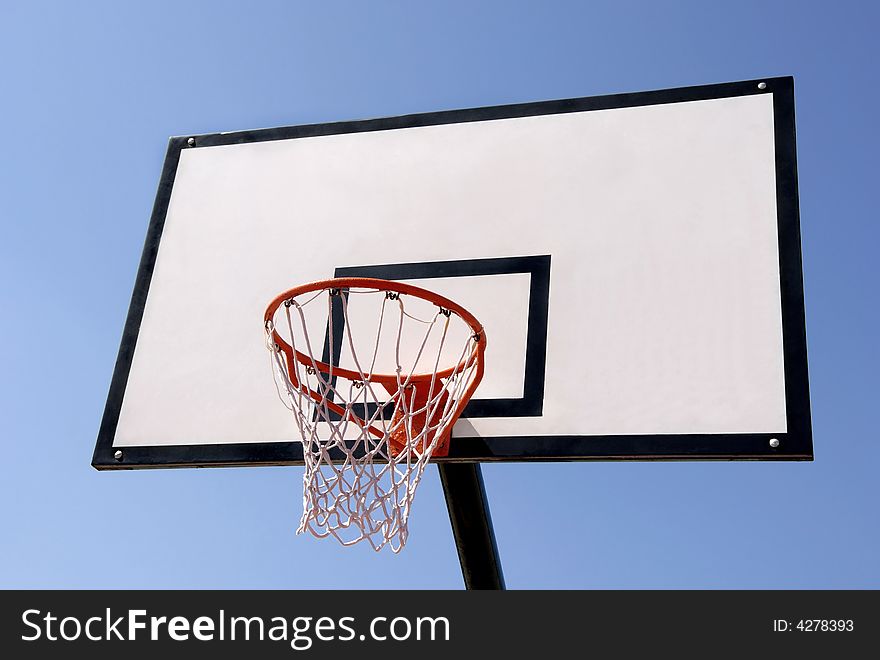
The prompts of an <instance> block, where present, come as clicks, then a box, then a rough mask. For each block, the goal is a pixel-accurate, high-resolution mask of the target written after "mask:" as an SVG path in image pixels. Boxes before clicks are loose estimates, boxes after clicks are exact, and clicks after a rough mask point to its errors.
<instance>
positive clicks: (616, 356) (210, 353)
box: [93, 78, 812, 469]
mask: <svg viewBox="0 0 880 660" xmlns="http://www.w3.org/2000/svg"><path fill="white" fill-rule="evenodd" d="M334 276H335V277H342V276H346V277H372V278H382V279H390V280H400V281H405V282H408V283H411V284H415V285H417V286H420V287H424V288H428V289H430V290H432V291H435V292H437V293H439V294H441V295H443V296H446V297H448V298H450V299H452V300H455V301H456V302H458V303H460V304H461V305H462V306H463V307H465V308H466V309H468V310H469V311H470V312H472V313H473V314H474V315H475V316H476V317H477V318H479V319H480V321H481V322H482V323H483V326H484V328H485V329H486V333H487V336H488V338H489V340H488V346H487V349H486V371H485V375H484V377H483V381H482V383H481V385H480V387H479V389H478V391H477V392H476V394H475V395H474V398H473V399H472V400H471V402H470V404H469V405H468V407H467V408H466V410H465V413H464V415H463V417H462V418H461V419H460V420H459V421H458V423H457V424H456V426H455V428H454V431H453V440H452V444H451V447H450V450H449V456H448V457H445V458H438V459H436V460H440V461H474V460H475V461H506V460H514V461H524V460H544V461H547V460H588V459H790V460H791V459H795V460H804V459H811V458H812V440H811V429H810V412H809V394H808V381H807V361H806V338H805V327H804V307H803V285H802V275H801V252H800V230H799V219H798V202H797V171H796V158H795V126H794V97H793V81H792V79H790V78H771V79H765V80H754V81H745V82H737V83H729V84H720V85H708V86H701V87H691V88H682V89H673V90H663V91H654V92H645V93H637V94H619V95H612V96H602V97H595V98H579V99H569V100H561V101H549V102H540V103H528V104H522V105H509V106H499V107H488V108H477V109H470V110H456V111H445V112H437V113H429V114H419V115H409V116H402V117H392V118H386V119H371V120H365V121H351V122H340V123H330V124H320V125H307V126H294V127H287V128H275V129H265V130H254V131H242V132H234V133H220V134H211V135H196V136H185V137H179V138H172V139H171V141H170V145H169V148H168V154H167V158H166V162H165V166H164V169H163V172H162V176H161V181H160V184H159V192H158V195H157V198H156V204H155V207H154V210H153V216H152V219H151V222H150V226H149V230H148V234H147V239H146V244H145V248H144V253H143V258H142V261H141V265H140V269H139V271H138V275H137V281H136V284H135V290H134V295H133V298H132V302H131V308H130V311H129V316H128V320H127V322H126V325H125V329H124V332H123V338H122V344H121V348H120V352H119V357H118V360H117V363H116V368H115V371H114V374H113V380H112V384H111V388H110V394H109V397H108V401H107V406H106V409H105V413H104V419H103V422H102V424H101V428H100V432H99V437H98V442H97V447H96V450H95V454H94V459H93V465H94V466H95V467H97V468H98V469H120V468H122V469H125V468H140V467H177V466H203V467H204V466H222V465H279V464H300V463H301V462H302V448H301V445H300V443H299V442H298V438H297V437H296V430H295V428H294V426H293V424H292V422H291V419H290V418H289V413H288V411H287V410H286V409H285V408H284V407H283V406H281V405H279V402H278V398H277V394H276V391H275V385H274V383H273V379H272V376H271V374H270V367H269V357H268V356H267V351H266V347H265V345H264V337H263V319H262V315H263V311H264V310H265V308H266V305H267V304H268V302H269V301H270V300H272V299H273V297H275V296H276V295H277V294H278V293H279V292H282V291H284V290H286V289H289V288H291V287H293V286H295V285H299V284H303V283H306V282H311V281H315V280H322V279H326V278H330V277H334Z"/></svg>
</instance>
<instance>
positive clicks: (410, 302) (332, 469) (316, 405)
mask: <svg viewBox="0 0 880 660" xmlns="http://www.w3.org/2000/svg"><path fill="white" fill-rule="evenodd" d="M264 321H265V329H266V340H267V346H268V348H269V350H270V354H271V357H272V364H273V373H274V376H275V383H276V386H277V388H278V394H279V397H280V398H281V400H282V402H283V403H284V404H285V406H286V407H287V408H288V409H289V410H290V411H291V412H293V416H294V420H295V422H296V425H297V428H298V429H299V432H300V435H301V438H302V444H303V455H304V460H305V474H304V476H303V516H302V519H301V521H300V525H299V528H298V529H297V533H302V532H304V531H309V532H311V533H312V534H313V535H315V536H317V537H319V538H323V537H326V536H328V535H333V536H334V537H335V538H337V539H338V540H339V541H340V542H341V543H342V544H343V545H353V544H355V543H358V542H359V541H364V540H365V541H367V542H368V543H369V544H370V545H371V546H372V547H373V549H374V550H377V551H378V550H381V549H382V548H383V547H384V546H385V545H390V546H391V549H392V551H393V552H399V551H400V550H401V548H403V546H404V545H405V543H406V540H407V536H408V531H407V520H408V518H409V514H410V509H411V506H412V501H413V498H414V496H415V490H416V488H417V486H418V484H419V481H420V479H421V477H422V474H423V473H424V470H425V467H426V466H427V464H428V462H429V461H430V459H431V457H432V456H445V455H446V454H447V453H448V451H449V438H450V435H451V432H452V426H453V424H454V423H455V421H456V420H457V419H458V417H459V416H460V415H461V413H462V412H463V411H464V408H465V406H466V405H467V403H468V401H469V400H470V398H471V395H473V393H474V391H475V390H476V388H477V386H478V385H479V383H480V380H481V379H482V377H483V359H484V352H485V349H486V336H485V332H484V331H483V328H482V326H481V325H480V323H479V322H478V321H477V319H476V318H474V316H473V315H472V314H470V312H468V311H467V310H465V309H464V308H463V307H461V306H460V305H458V304H457V303H455V302H453V301H451V300H449V299H447V298H444V297H443V296H440V295H437V294H435V293H433V292H431V291H427V290H425V289H421V288H419V287H416V286H412V285H409V284H404V283H401V282H393V281H388V280H380V279H373V278H362V277H346V278H337V279H330V280H323V281H320V282H314V283H312V284H306V285H303V286H299V287H295V288H293V289H290V290H289V291H285V292H284V293H282V294H281V295H279V296H278V297H276V298H275V299H274V300H273V301H272V302H271V304H270V305H269V307H268V308H267V309H266V314H265V318H264Z"/></svg>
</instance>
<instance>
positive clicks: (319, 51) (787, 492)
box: [0, 0, 880, 589]
mask: <svg viewBox="0 0 880 660" xmlns="http://www.w3.org/2000/svg"><path fill="white" fill-rule="evenodd" d="M724 5H725V6H721V3H710V2H650V3H649V2H623V1H618V2H569V3H563V2H547V1H544V2H533V3H525V2H442V3H441V2H431V3H428V2H422V3H404V2H375V3H361V2H351V3H340V2H326V3H312V2H308V3H306V2H302V3H296V2H248V3H232V2H213V3H206V2H204V3H203V2H175V3H171V2H158V1H155V0H152V1H151V2H140V3H134V2H132V3H119V2H82V3H68V2H55V3H46V2H13V1H10V0H4V1H3V2H2V3H0V80H2V81H3V95H2V103H0V125H2V126H3V137H2V148H3V158H2V159H0V222H2V237H3V238H2V241H0V282H2V285H0V328H2V342H0V368H2V372H3V373H4V374H5V378H3V379H2V381H0V400H2V402H3V403H2V409H3V414H2V415H0V441H2V443H3V445H2V446H3V457H4V469H3V477H2V479H0V522H2V528H3V530H4V532H3V542H2V543H0V587H21V588H37V587H42V588H51V587H70V588H73V587H81V588H102V587H105V588H126V589H127V588H151V587H169V588H172V587H177V588H190V587H193V588H194V587H203V588H215V587H216V588H247V587H255V588H276V587H277V588H347V587H353V588H386V587H387V588H391V587H395V588H459V587H460V586H461V584H462V583H461V575H460V571H459V566H458V560H457V557H456V553H455V548H454V545H453V540H452V536H451V532H450V529H449V523H448V518H447V515H446V511H445V506H444V503H443V499H442V492H441V489H440V486H439V480H438V478H437V474H436V470H434V469H433V468H432V469H431V470H430V471H429V474H428V475H427V477H426V479H425V483H424V484H423V485H422V486H421V487H420V493H419V495H418V498H417V500H416V507H415V512H414V516H413V519H412V527H411V537H410V541H409V545H408V546H407V548H406V550H405V551H404V552H403V554H401V555H399V556H393V555H391V554H390V553H382V554H379V555H376V554H374V553H373V552H372V551H371V550H369V549H368V548H367V547H355V548H350V549H345V548H341V547H338V546H337V545H336V544H334V543H332V542H328V541H318V540H315V539H312V538H310V537H305V536H300V537H297V536H295V535H294V533H293V531H294V529H295V526H296V522H297V520H298V517H299V514H300V507H301V495H300V477H301V471H300V469H299V468H264V469H224V470H177V471H141V472H120V473H98V472H96V471H95V470H94V469H93V468H91V466H90V464H89V463H90V458H91V453H92V449H93V447H94V440H95V435H96V433H97V429H98V425H99V422H100V418H101V413H102V410H103V405H104V400H105V397H106V394H107V389H108V386H109V382H110V376H111V373H112V369H113V364H114V361H115V358H116V351H117V347H118V342H119V337H120V334H121V331H122V325H123V322H124V319H125V316H126V312H127V307H128V302H129V297H130V294H131V288H132V284H133V282H134V277H135V272H136V268H137V263H138V260H139V258H140V251H141V247H142V243H143V237H144V234H145V231H146V227H147V222H148V219H149V214H150V208H151V205H152V202H153V196H154V194H155V188H156V183H157V180H158V176H159V172H160V169H161V165H162V159H163V155H164V151H165V146H166V141H167V138H168V136H170V135H185V134H191V133H207V132H215V131H226V130H238V129H245V128H255V127H264V126H274V125H290V124H300V123H311V122H325V121H334V120H343V119H354V118H365V117H376V116H385V115H398V114H405V113H411V112H420V111H432V110H440V109H452V108H463V107H472V106H482V105H495V104H502V103H512V102H521V101H534V100H544V99H552V98H565V97H573V96H590V95H597V94H604V93H613V92H628V91H641V90H647V89H656V88H665V87H675V86H683V85H696V84H702V83H711V82H724V81H731V80H740V79H750V78H758V77H769V76H776V75H794V76H795V81H796V102H797V121H798V164H799V170H800V195H801V222H802V232H803V249H804V269H805V272H804V277H805V288H806V308H807V332H808V339H809V357H810V375H811V388H812V405H813V424H814V434H815V435H814V442H815V453H816V460H815V461H814V462H812V463H661V464H656V463H655V464H651V463H576V464H540V465H538V464H534V465H533V464H507V465H490V466H485V467H484V469H483V471H484V476H485V480H486V488H487V491H488V494H489V498H490V501H491V507H492V515H493V517H494V520H495V526H496V534H497V538H498V544H499V547H500V550H501V555H502V562H503V565H504V569H505V574H506V579H507V583H508V586H510V587H512V588H541V587H545V588H769V589H776V588H866V587H871V588H878V587H880V561H878V557H880V529H878V524H877V506H878V499H880V498H878V495H880V487H878V478H877V472H878V458H880V442H878V431H877V424H876V420H875V416H876V414H877V413H876V410H877V406H878V391H880V386H878V381H877V373H878V371H880V364H878V351H877V336H878V320H880V313H878V310H877V290H878V284H880V282H878V274H880V265H878V260H877V257H876V252H877V245H878V242H880V229H878V211H877V203H876V186H877V182H878V174H880V172H878V165H877V159H876V154H877V153H878V151H880V144H878V133H877V130H876V113H877V108H878V102H880V98H878V96H880V92H878V87H877V72H876V67H875V63H876V61H877V60H878V56H880V53H878V48H877V46H876V45H875V40H876V28H877V25H878V19H880V10H878V6H877V5H876V4H875V3H871V2H835V3H819V2H815V3H813V2H768V1H766V0H765V1H762V2H737V3H724Z"/></svg>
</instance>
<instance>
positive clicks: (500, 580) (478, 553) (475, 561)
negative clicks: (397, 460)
mask: <svg viewBox="0 0 880 660" xmlns="http://www.w3.org/2000/svg"><path fill="white" fill-rule="evenodd" d="M437 469H438V470H440V483H442V484H443V494H444V495H445V496H446V508H447V509H449V521H450V522H451V523H452V534H453V535H454V536H455V547H456V549H457V550H458V560H459V562H461V573H462V575H463V576H464V584H465V587H466V588H468V589H504V575H503V573H502V572H501V559H500V558H499V557H498V546H497V545H496V544H495V532H494V530H493V529H492V516H491V515H490V514H489V504H488V502H487V501H486V489H485V487H484V486H483V473H482V472H481V471H480V464H479V463H438V464H437Z"/></svg>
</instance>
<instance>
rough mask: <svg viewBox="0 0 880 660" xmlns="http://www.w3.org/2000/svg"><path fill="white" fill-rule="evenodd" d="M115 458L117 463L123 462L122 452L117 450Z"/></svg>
mask: <svg viewBox="0 0 880 660" xmlns="http://www.w3.org/2000/svg"><path fill="white" fill-rule="evenodd" d="M113 458H115V459H116V460H117V461H121V460H122V450H121V449H117V450H116V451H115V452H113Z"/></svg>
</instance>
